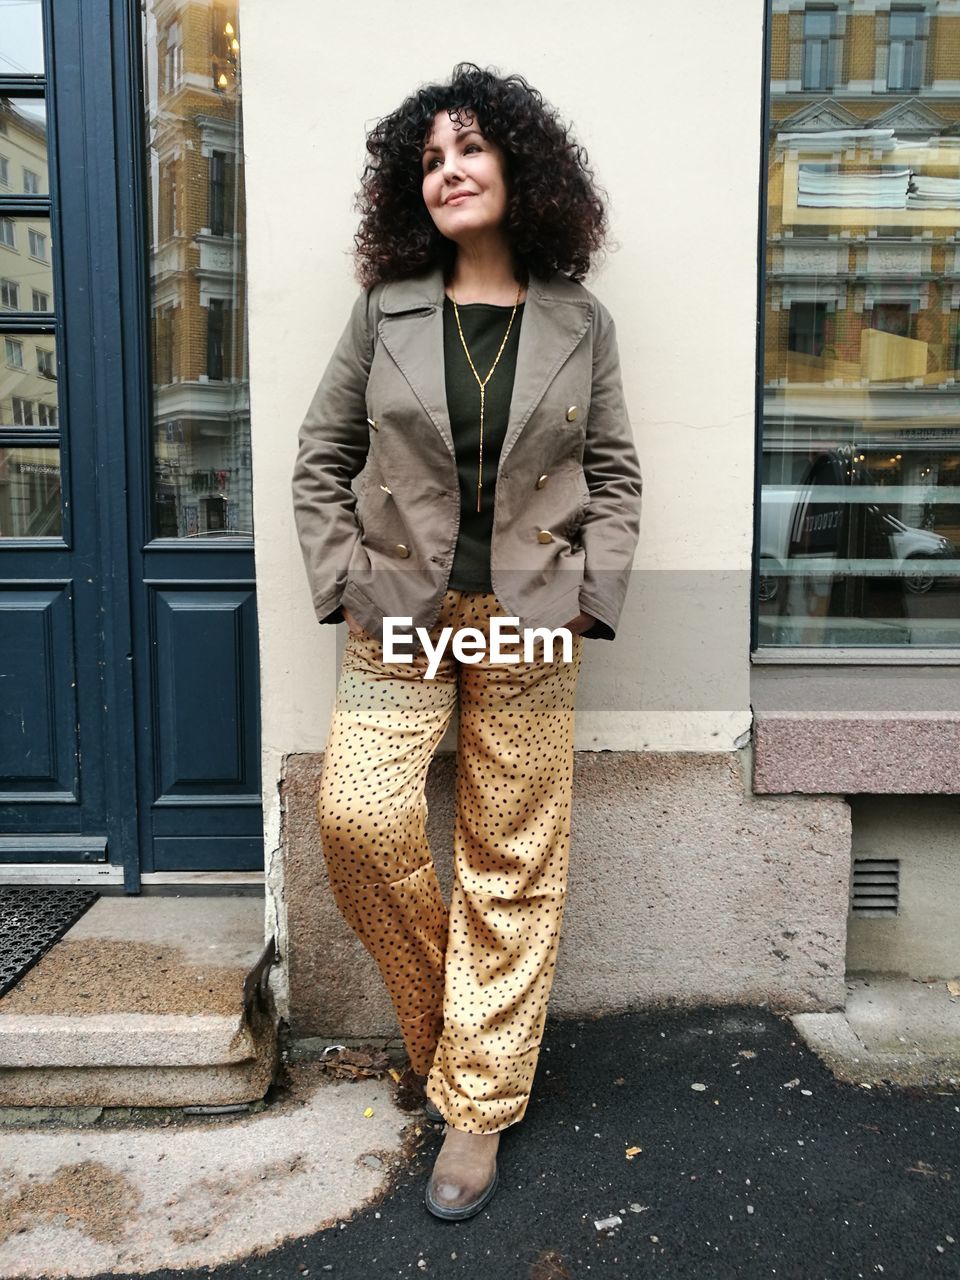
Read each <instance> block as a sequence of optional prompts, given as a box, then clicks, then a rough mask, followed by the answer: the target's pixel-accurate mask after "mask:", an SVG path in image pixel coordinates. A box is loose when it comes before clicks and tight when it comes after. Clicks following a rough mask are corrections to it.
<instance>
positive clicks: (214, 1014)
mask: <svg viewBox="0 0 960 1280" xmlns="http://www.w3.org/2000/svg"><path fill="white" fill-rule="evenodd" d="M264 953H265V943H264V912H263V901H262V899H260V898H256V897H251V896H248V895H245V896H238V897H225V896H221V895H211V896H210V897H201V896H195V895H191V896H188V897H141V898H133V897H128V898H120V897H109V898H101V899H100V900H99V901H97V902H96V903H95V904H94V906H93V907H92V908H91V909H90V910H89V911H88V912H87V913H86V914H85V915H84V916H82V917H81V918H80V920H78V921H77V922H76V924H75V925H74V926H73V928H71V929H70V930H68V931H67V933H66V934H65V935H64V937H63V939H62V940H61V941H60V942H58V943H57V944H56V945H55V946H54V947H52V948H51V950H50V951H48V952H47V953H46V955H44V956H43V957H42V958H41V960H40V961H39V962H38V963H37V964H36V965H34V967H33V968H32V969H30V970H29V971H28V972H27V973H26V974H25V975H24V977H23V978H22V979H21V980H20V982H19V983H18V984H17V985H16V986H15V987H14V988H13V989H12V990H11V991H9V992H8V993H7V995H6V996H4V997H3V998H2V999H0V1105H4V1106H187V1105H225V1104H230V1103H240V1102H251V1101H254V1100H256V1099H258V1098H262V1097H263V1095H264V1093H265V1092H266V1090H267V1088H268V1087H269V1085H270V1082H271V1080H272V1079H273V1075H274V1071H275V1068H276V1060H277V1033H276V1032H277V1019H276V1016H275V1014H274V1011H273V1008H272V1003H271V1001H270V999H269V992H268V991H267V989H266V983H265V982H263V981H262V980H260V979H261V977H262V972H263V969H264V959H265V954H264Z"/></svg>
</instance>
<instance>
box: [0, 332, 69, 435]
mask: <svg viewBox="0 0 960 1280" xmlns="http://www.w3.org/2000/svg"><path fill="white" fill-rule="evenodd" d="M59 425H60V419H59V402H58V397H57V352H56V342H55V340H54V336H53V334H52V333H5V334H2V335H0V426H2V427H58V426H59Z"/></svg>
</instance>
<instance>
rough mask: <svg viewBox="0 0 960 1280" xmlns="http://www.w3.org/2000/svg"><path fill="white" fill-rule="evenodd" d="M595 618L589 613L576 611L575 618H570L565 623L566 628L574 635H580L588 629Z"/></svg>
mask: <svg viewBox="0 0 960 1280" xmlns="http://www.w3.org/2000/svg"><path fill="white" fill-rule="evenodd" d="M595 622H596V618H595V617H594V616H593V614H591V613H578V614H577V616H576V617H575V618H571V619H570V621H569V622H568V623H567V630H568V631H572V632H573V634H574V635H575V636H582V635H583V633H584V632H585V631H589V630H590V628H591V627H592V626H593V624H594V623H595Z"/></svg>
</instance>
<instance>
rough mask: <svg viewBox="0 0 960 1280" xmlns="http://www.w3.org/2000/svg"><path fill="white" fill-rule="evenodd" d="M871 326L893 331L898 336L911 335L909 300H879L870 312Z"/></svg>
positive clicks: (884, 330)
mask: <svg viewBox="0 0 960 1280" xmlns="http://www.w3.org/2000/svg"><path fill="white" fill-rule="evenodd" d="M870 328H871V329H879V330H880V332H881V333H892V334H893V335H894V336H895V337H897V338H909V337H910V304H909V302H877V303H874V306H873V310H872V311H871V313H870Z"/></svg>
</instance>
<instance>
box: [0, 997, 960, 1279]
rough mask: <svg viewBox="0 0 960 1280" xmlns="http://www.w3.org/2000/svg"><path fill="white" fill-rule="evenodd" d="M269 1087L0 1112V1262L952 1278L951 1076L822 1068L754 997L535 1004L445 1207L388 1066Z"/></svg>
mask: <svg viewBox="0 0 960 1280" xmlns="http://www.w3.org/2000/svg"><path fill="white" fill-rule="evenodd" d="M292 1081H293V1084H292V1089H291V1092H290V1094H289V1096H288V1097H286V1098H284V1099H282V1100H281V1101H279V1102H278V1103H277V1104H276V1105H275V1106H272V1107H268V1108H267V1110H265V1111H264V1112H262V1113H261V1114H260V1115H252V1116H249V1117H247V1118H245V1119H243V1120H241V1121H237V1120H235V1119H233V1120H227V1121H220V1122H214V1123H211V1122H209V1121H208V1122H206V1123H205V1124H203V1125H200V1124H198V1123H196V1122H193V1123H192V1124H187V1125H183V1124H180V1123H177V1124H171V1125H170V1126H168V1127H167V1128H166V1129H164V1128H160V1129H156V1128H148V1129H139V1130H138V1129H135V1128H130V1127H127V1128H118V1129H113V1130H108V1129H104V1128H98V1127H94V1128H88V1129H77V1130H76V1131H71V1130H60V1131H57V1132H54V1131H50V1132H44V1131H42V1130H31V1131H22V1132H19V1133H15V1132H13V1131H11V1130H10V1129H7V1130H5V1131H4V1132H3V1135H2V1145H3V1155H2V1160H0V1164H2V1178H3V1181H2V1183H0V1197H2V1212H0V1224H2V1235H3V1242H2V1245H0V1271H2V1274H3V1275H5V1276H12V1275H22V1276H36V1275H38V1274H40V1273H41V1272H43V1271H44V1270H46V1272H47V1274H49V1275H57V1276H63V1275H68V1274H69V1275H91V1274H96V1273H98V1272H102V1273H103V1274H107V1273H111V1274H114V1275H117V1274H120V1275H133V1274H134V1273H136V1272H141V1271H144V1270H155V1271H156V1273H157V1274H158V1275H162V1276H164V1277H167V1276H172V1274H173V1271H172V1270H171V1269H172V1268H190V1267H192V1268H194V1271H193V1272H192V1273H189V1274H196V1275H197V1276H200V1275H205V1276H206V1275H209V1274H211V1273H212V1274H216V1275H218V1276H223V1277H230V1278H231V1280H233V1278H236V1280H240V1278H241V1277H244V1278H248V1277H249V1278H252V1277H256V1276H262V1277H264V1278H267V1277H270V1278H273V1277H275V1278H276V1280H281V1278H283V1280H288V1278H289V1277H294V1278H296V1277H299V1276H301V1275H311V1276H314V1277H319V1276H327V1275H332V1276H333V1277H337V1276H339V1277H351V1278H354V1277H355V1278H356V1280H360V1278H361V1277H362V1278H363V1280H379V1277H394V1276H396V1277H406V1276H418V1275H423V1274H427V1275H433V1276H437V1277H471V1278H478V1280H493V1278H494V1277H495V1278H496V1280H500V1278H501V1277H504V1278H506V1280H514V1278H516V1280H571V1278H572V1277H578V1276H587V1275H592V1274H612V1275H621V1276H625V1277H634V1276H641V1275H647V1274H655V1275H658V1276H670V1277H686V1276H691V1277H692V1276H694V1275H696V1276H698V1277H701V1276H706V1277H709V1278H710V1280H725V1278H726V1277H761V1276H776V1277H778V1278H783V1277H795V1278H796V1280H800V1278H801V1277H802V1278H803V1280H811V1278H817V1277H830V1278H833V1277H837V1278H838V1280H839V1278H840V1277H842V1278H843V1280H854V1278H855V1277H861V1276H881V1275H882V1276H883V1277H884V1278H885V1280H891V1278H892V1277H897V1278H899V1277H903V1278H904V1280H906V1278H907V1277H909V1278H910V1280H915V1278H916V1277H927V1276H936V1277H941V1276H943V1277H960V1244H958V1243H957V1242H958V1241H960V1141H958V1139H960V1090H958V1089H957V1088H956V1087H955V1086H951V1085H949V1084H948V1083H941V1084H938V1085H928V1086H926V1087H924V1088H921V1087H917V1086H913V1087H908V1088H890V1087H887V1086H884V1085H881V1084H877V1083H876V1082H875V1081H870V1080H866V1079H865V1080H863V1081H860V1082H857V1081H840V1080H837V1079H836V1078H835V1077H834V1075H832V1074H831V1072H830V1070H829V1069H828V1068H827V1066H826V1065H825V1064H824V1062H823V1061H821V1059H820V1057H818V1056H817V1054H816V1053H815V1052H813V1051H812V1050H811V1049H810V1048H809V1047H808V1046H807V1045H806V1043H805V1041H804V1039H803V1037H802V1036H801V1035H800V1034H799V1032H798V1030H797V1028H796V1026H795V1024H794V1022H793V1021H792V1020H791V1019H790V1018H789V1017H786V1016H781V1015H778V1014H775V1013H771V1012H769V1011H767V1010H764V1009H755V1008H724V1009H702V1008H701V1009H695V1010H680V1009H676V1010H656V1011H648V1012H643V1013H634V1014H624V1015H619V1016H614V1017H605V1018H602V1019H597V1020H595V1021H590V1020H576V1021H556V1022H548V1026H547V1031H546V1035H545V1038H544V1043H543V1052H542V1054H541V1058H540V1067H539V1071H538V1075H537V1080H536V1084H535V1089H534V1093H533V1097H532V1099H531V1103H530V1106H529V1108H528V1111H527V1115H526V1117H525V1118H524V1120H523V1122H522V1123H521V1124H519V1125H517V1126H515V1127H513V1128H511V1129H509V1130H507V1131H506V1133H505V1135H504V1139H503V1141H502V1142H501V1147H500V1169H501V1187H500V1190H499V1191H498V1192H497V1195H496V1196H495V1197H494V1199H493V1201H492V1202H491V1204H490V1205H489V1206H488V1208H487V1209H486V1210H484V1212H483V1213H481V1214H480V1215H478V1217H476V1218H474V1219H471V1220H469V1221H467V1222H463V1223H444V1222H438V1221H437V1220H436V1219H434V1218H432V1217H430V1215H429V1214H427V1212H426V1211H425V1209H424V1207H423V1188H424V1183H425V1180H426V1178H427V1176H428V1174H429V1170H430V1165H431V1162H432V1159H433V1156H434V1155H435V1153H436V1151H437V1149H438V1148H439V1145H440V1142H441V1140H442V1133H441V1131H440V1130H439V1129H432V1128H430V1127H429V1126H422V1131H421V1132H420V1133H419V1134H417V1132H416V1129H417V1128H421V1126H420V1124H419V1122H418V1121H414V1122H413V1123H411V1119H410V1117H407V1116H405V1115H404V1114H403V1113H402V1112H399V1111H397V1110H396V1109H395V1108H394V1106H393V1103H392V1101H391V1087H390V1084H389V1081H387V1080H384V1081H380V1082H375V1081H365V1082H362V1083H359V1084H353V1083H350V1084H346V1083H343V1084H334V1083H332V1082H330V1081H324V1080H322V1079H319V1078H318V1075H317V1069H316V1067H315V1066H314V1067H310V1066H307V1065H301V1066H297V1067H296V1068H295V1069H294V1070H293V1072H292ZM367 1107H372V1109H373V1113H374V1114H373V1115H372V1116H371V1117H369V1118H364V1116H363V1112H364V1110H365V1109H366V1108H367ZM404 1126H407V1127H404ZM98 1164H99V1166H100V1169H99V1171H95V1170H94V1169H93V1166H96V1165H98ZM377 1164H379V1166H380V1167H379V1168H377V1167H375V1166H376V1165H377ZM164 1166H165V1167H164ZM98 1178H99V1181H98ZM365 1201H366V1203H364V1202H365ZM326 1223H329V1224H330V1225H328V1226H325V1225H324V1224H326ZM24 1228H25V1229H24ZM13 1233H16V1234H13ZM278 1237H287V1239H286V1242H285V1243H281V1244H279V1245H276V1247H274V1245H275V1241H276V1240H277V1238H278ZM176 1274H177V1275H178V1276H179V1275H183V1274H184V1273H183V1271H177V1272H176Z"/></svg>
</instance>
